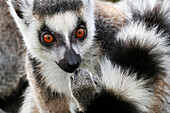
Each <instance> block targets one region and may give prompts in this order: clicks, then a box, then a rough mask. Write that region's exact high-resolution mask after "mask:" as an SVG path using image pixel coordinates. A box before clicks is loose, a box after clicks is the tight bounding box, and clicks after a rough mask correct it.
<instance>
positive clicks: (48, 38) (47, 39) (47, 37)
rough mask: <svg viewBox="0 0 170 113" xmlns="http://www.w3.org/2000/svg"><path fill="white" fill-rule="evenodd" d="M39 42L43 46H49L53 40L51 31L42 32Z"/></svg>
mask: <svg viewBox="0 0 170 113" xmlns="http://www.w3.org/2000/svg"><path fill="white" fill-rule="evenodd" d="M41 42H42V43H43V44H44V45H45V46H51V45H52V44H53V42H54V36H53V35H52V34H51V33H48V32H45V33H42V35H41Z"/></svg>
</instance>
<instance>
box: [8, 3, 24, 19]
mask: <svg viewBox="0 0 170 113" xmlns="http://www.w3.org/2000/svg"><path fill="white" fill-rule="evenodd" d="M11 3H12V5H13V8H14V10H15V12H16V14H17V16H18V17H19V18H20V19H23V18H24V16H23V11H22V10H21V5H22V3H21V1H19V0H12V1H11Z"/></svg>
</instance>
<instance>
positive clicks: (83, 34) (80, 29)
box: [76, 25, 87, 39]
mask: <svg viewBox="0 0 170 113" xmlns="http://www.w3.org/2000/svg"><path fill="white" fill-rule="evenodd" d="M86 35H87V31H86V28H85V26H83V25H80V26H79V27H78V28H77V30H76V38H78V39H84V38H85V37H86Z"/></svg>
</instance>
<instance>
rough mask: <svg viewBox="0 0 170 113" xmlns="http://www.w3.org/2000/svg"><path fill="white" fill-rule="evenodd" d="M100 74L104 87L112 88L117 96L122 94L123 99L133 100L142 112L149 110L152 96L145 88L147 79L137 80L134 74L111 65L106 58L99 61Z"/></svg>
mask: <svg viewBox="0 0 170 113" xmlns="http://www.w3.org/2000/svg"><path fill="white" fill-rule="evenodd" d="M101 75H102V81H103V84H104V85H105V86H106V89H109V90H112V91H113V93H114V94H115V95H116V96H118V97H120V96H122V97H123V98H122V99H123V100H125V101H134V102H135V104H136V105H137V106H138V108H140V110H142V111H143V112H148V111H149V109H148V108H150V107H151V105H152V101H153V100H152V99H153V98H152V93H151V92H149V89H147V88H145V85H146V83H147V81H144V80H143V79H140V80H137V79H136V74H131V75H130V74H129V72H128V71H122V69H121V67H119V66H114V67H113V65H112V64H111V62H110V60H108V59H106V58H105V59H104V60H103V61H102V62H101ZM120 98H121V97H120Z"/></svg>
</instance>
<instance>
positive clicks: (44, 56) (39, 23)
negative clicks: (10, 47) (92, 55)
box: [9, 0, 94, 73]
mask: <svg viewBox="0 0 170 113" xmlns="http://www.w3.org/2000/svg"><path fill="white" fill-rule="evenodd" d="M9 3H10V2H9ZM9 5H10V4H9ZM12 5H13V6H14V9H13V8H12ZM15 6H16V8H15ZM17 6H19V8H18V7H17ZM11 10H12V14H13V16H14V19H15V21H16V22H17V25H18V27H19V28H20V30H21V33H22V35H23V37H24V41H25V44H26V46H27V48H28V51H29V52H30V53H31V54H32V55H33V56H34V57H36V58H38V59H39V60H40V61H42V62H43V61H50V62H51V61H52V62H55V63H56V65H58V66H59V67H60V68H61V69H62V70H64V71H65V72H69V73H72V72H73V71H74V70H76V69H77V68H78V67H79V65H80V63H81V58H82V57H83V55H84V54H85V53H86V50H88V49H89V48H90V46H91V45H92V40H93V35H94V19H93V18H94V17H93V3H92V1H91V0H48V1H47V0H41V1H39V0H29V1H28V0H26V1H25V0H20V1H17V2H16V3H13V4H11ZM18 10H20V11H18Z"/></svg>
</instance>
